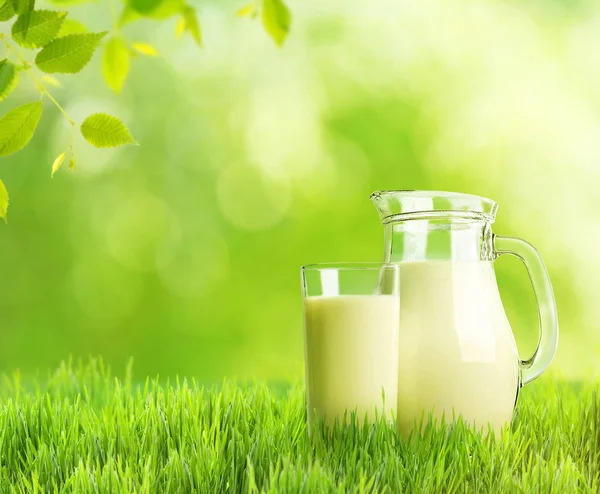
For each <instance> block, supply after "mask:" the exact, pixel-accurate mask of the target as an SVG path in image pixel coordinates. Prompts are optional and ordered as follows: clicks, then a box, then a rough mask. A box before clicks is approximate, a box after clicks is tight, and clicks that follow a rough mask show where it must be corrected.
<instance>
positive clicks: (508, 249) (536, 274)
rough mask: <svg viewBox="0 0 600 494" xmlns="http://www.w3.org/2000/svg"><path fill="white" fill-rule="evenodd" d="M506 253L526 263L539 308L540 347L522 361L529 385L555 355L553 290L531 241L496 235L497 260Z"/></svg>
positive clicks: (495, 257) (556, 340)
mask: <svg viewBox="0 0 600 494" xmlns="http://www.w3.org/2000/svg"><path fill="white" fill-rule="evenodd" d="M503 254H511V255H513V256H515V257H518V258H519V259H520V260H521V261H522V262H523V264H525V267H526V268H527V273H528V274H529V279H530V280H531V284H532V285H533V291H534V293H535V298H536V300H537V305H538V317H539V321H540V332H539V337H538V344H537V347H536V349H535V352H533V355H532V356H531V357H530V358H528V359H527V360H521V376H522V384H527V383H528V382H531V381H533V380H534V379H535V378H536V377H538V376H539V375H540V374H541V373H542V372H544V371H545V370H546V368H547V367H548V366H549V365H550V362H552V359H553V358H554V355H555V354H556V347H557V345H558V316H557V313H556V302H555V301H554V291H553V290H552V283H551V282H550V276H549V275H548V270H547V269H546V265H545V264H544V261H543V260H542V256H541V255H540V253H539V252H538V251H537V250H536V249H535V247H534V246H533V245H531V244H530V243H529V242H526V241H525V240H523V239H520V238H515V237H501V236H499V235H494V259H497V258H498V257H499V256H501V255H503Z"/></svg>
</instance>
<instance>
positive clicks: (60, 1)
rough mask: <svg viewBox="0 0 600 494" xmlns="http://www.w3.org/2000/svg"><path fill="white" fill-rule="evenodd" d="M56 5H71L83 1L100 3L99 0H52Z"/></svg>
mask: <svg viewBox="0 0 600 494" xmlns="http://www.w3.org/2000/svg"><path fill="white" fill-rule="evenodd" d="M50 3H53V4H54V5H61V6H70V5H78V4H82V3H98V0H50Z"/></svg>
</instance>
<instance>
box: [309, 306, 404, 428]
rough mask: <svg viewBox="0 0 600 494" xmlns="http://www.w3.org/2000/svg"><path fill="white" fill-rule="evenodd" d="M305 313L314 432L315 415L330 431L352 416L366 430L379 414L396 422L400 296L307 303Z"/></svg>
mask: <svg viewBox="0 0 600 494" xmlns="http://www.w3.org/2000/svg"><path fill="white" fill-rule="evenodd" d="M304 311H305V324H306V328H305V338H306V341H305V351H306V382H307V388H306V394H307V407H308V421H309V427H310V426H311V425H312V423H313V419H314V414H315V411H316V413H318V416H319V417H321V418H324V419H325V421H326V423H327V424H328V425H333V423H334V421H335V419H336V418H337V419H338V420H339V421H340V423H341V422H342V420H343V417H344V413H345V412H346V411H347V412H348V415H347V420H348V421H349V419H350V412H351V411H356V413H357V418H358V419H359V420H360V422H361V424H362V422H363V420H364V419H365V417H367V419H368V420H373V419H374V418H375V411H376V410H378V413H379V416H382V413H385V414H386V416H387V417H388V418H391V417H392V416H394V417H395V415H396V398H397V396H396V393H397V390H398V336H399V333H398V327H399V298H398V296H397V295H396V296H394V295H341V296H332V297H329V296H314V297H306V298H305V299H304ZM384 395H385V402H384V400H383V396H384ZM384 409H385V410H384Z"/></svg>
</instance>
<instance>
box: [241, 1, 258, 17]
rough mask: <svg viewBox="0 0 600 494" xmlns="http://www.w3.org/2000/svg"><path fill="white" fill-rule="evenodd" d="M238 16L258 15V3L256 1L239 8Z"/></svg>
mask: <svg viewBox="0 0 600 494" xmlns="http://www.w3.org/2000/svg"><path fill="white" fill-rule="evenodd" d="M237 16H238V17H253V18H254V17H255V16H256V4H255V3H251V4H249V5H246V6H245V7H242V8H241V9H239V10H238V11H237Z"/></svg>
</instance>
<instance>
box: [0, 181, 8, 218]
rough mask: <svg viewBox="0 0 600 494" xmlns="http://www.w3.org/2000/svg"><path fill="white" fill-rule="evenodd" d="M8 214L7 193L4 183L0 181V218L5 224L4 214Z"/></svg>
mask: <svg viewBox="0 0 600 494" xmlns="http://www.w3.org/2000/svg"><path fill="white" fill-rule="evenodd" d="M7 212H8V191H7V190H6V186H5V185H4V182H3V181H2V180H0V218H2V219H3V220H4V221H5V222H6V213H7Z"/></svg>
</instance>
